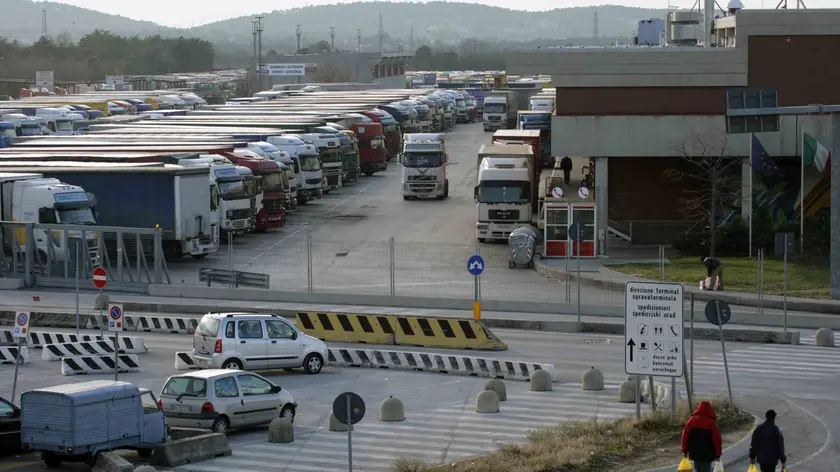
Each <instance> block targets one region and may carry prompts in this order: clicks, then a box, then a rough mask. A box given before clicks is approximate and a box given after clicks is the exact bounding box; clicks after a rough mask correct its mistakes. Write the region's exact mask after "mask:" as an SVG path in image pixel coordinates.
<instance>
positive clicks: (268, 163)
mask: <svg viewBox="0 0 840 472" xmlns="http://www.w3.org/2000/svg"><path fill="white" fill-rule="evenodd" d="M221 155H222V156H224V157H226V158H227V159H228V160H229V161H231V162H232V163H233V164H236V165H238V166H244V167H247V168H248V169H251V172H252V174H253V175H254V176H255V177H259V178H260V180H261V182H260V185H259V187H260V188H261V191H260V192H257V193H260V194H261V197H260V198H261V201H262V206H261V207H260V208H258V209H255V211H256V215H255V217H256V221H255V222H254V224H255V226H254V229H255V230H256V231H259V232H263V231H266V230H268V229H272V228H282V227H283V226H285V224H286V208H284V207H285V206H286V205H288V207H289V208H288V209H291V188H290V187H289V181H288V175H287V174H286V169H285V166H283V165H282V164H280V163H278V162H275V161H273V160H271V159H266V158H264V157H260V156H259V155H257V154H255V153H253V152H251V151H248V150H245V149H242V150H240V149H237V150H234V151H233V152H224V153H222V154H221ZM240 175H241V173H240Z"/></svg>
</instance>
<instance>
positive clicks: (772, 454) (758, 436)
mask: <svg viewBox="0 0 840 472" xmlns="http://www.w3.org/2000/svg"><path fill="white" fill-rule="evenodd" d="M756 462H757V463H758V468H759V469H761V472H775V470H776V464H777V463H779V462H781V463H782V468H784V467H785V462H787V456H785V437H784V435H783V434H782V430H781V429H779V427H778V426H776V412H775V411H773V410H767V412H766V413H764V423H761V424H760V425H758V426H757V427H756V428H755V431H753V434H752V439H750V463H751V464H755V463H756Z"/></svg>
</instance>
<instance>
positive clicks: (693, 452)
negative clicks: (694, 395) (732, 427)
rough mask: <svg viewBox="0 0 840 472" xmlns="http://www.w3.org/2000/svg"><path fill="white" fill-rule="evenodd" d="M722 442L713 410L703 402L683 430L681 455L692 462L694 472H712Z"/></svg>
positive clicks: (707, 403) (718, 456)
mask: <svg viewBox="0 0 840 472" xmlns="http://www.w3.org/2000/svg"><path fill="white" fill-rule="evenodd" d="M722 442H723V441H722V439H721V437H720V429H719V428H718V424H717V415H715V410H714V408H712V404H711V403H709V401H708V400H703V401H702V402H700V404H699V405H697V409H696V410H694V414H692V415H691V418H689V419H688V421H686V423H685V428H683V432H682V441H681V443H682V453H683V455H684V456H685V457H687V458H689V459H691V460H692V461H694V471H695V472H712V462H714V461H716V460H719V459H720V454H721V447H722Z"/></svg>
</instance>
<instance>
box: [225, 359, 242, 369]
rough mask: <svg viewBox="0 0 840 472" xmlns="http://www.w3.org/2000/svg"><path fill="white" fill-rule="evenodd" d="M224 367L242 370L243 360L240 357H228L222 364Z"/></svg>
mask: <svg viewBox="0 0 840 472" xmlns="http://www.w3.org/2000/svg"><path fill="white" fill-rule="evenodd" d="M222 369H228V370H242V361H240V360H239V359H228V360H226V361H225V363H224V364H222Z"/></svg>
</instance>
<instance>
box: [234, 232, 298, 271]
mask: <svg viewBox="0 0 840 472" xmlns="http://www.w3.org/2000/svg"><path fill="white" fill-rule="evenodd" d="M306 228H308V226H303V227H301V228H300V229H298V230H297V231H295V232H294V233H292V234H289V235H287V236H285V237H283V238H281V239H280V240H279V241H277V242H276V243H274V244H272V245H271V246H269V247H268V249H266V250H265V251H263V252H261V253H259V254H257V255H256V256H254V258H253V259H251V260H250V261H248V263H247V264H245V267H248V266H250V265H251V264H253V263H254V262H256V261H257V260H258V259H260V258H262V256H264V255H266V254H268V253H269V252H271V251H273V250H274V248H276V247H277V246H279V245H280V244H282V243H283V242H284V241H286V240H287V239H289V238H291V237H292V236H294V235H296V234H298V233H300V232H301V231H303V230H305V229H306Z"/></svg>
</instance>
